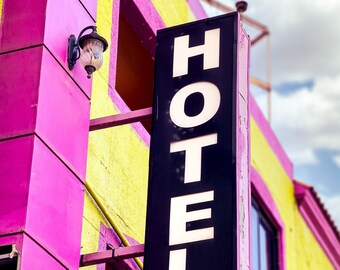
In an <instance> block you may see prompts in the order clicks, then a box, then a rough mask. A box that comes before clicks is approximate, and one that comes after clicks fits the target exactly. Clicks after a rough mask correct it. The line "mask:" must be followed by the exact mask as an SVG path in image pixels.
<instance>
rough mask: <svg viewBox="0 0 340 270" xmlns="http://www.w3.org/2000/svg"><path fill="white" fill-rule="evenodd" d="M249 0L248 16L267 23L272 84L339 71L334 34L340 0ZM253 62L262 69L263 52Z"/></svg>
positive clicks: (339, 21) (338, 38) (339, 37)
mask: <svg viewBox="0 0 340 270" xmlns="http://www.w3.org/2000/svg"><path fill="white" fill-rule="evenodd" d="M248 3H249V8H248V11H247V15H249V16H251V17H253V18H254V19H257V20H258V21H260V22H262V23H264V24H265V25H267V26H268V28H269V30H270V33H271V56H272V74H273V82H274V83H280V82H283V81H305V80H308V79H310V78H314V77H316V76H325V75H330V76H334V75H336V74H337V72H338V71H339V70H340V53H339V45H338V44H340V35H338V34H337V33H338V31H339V30H338V28H339V25H340V16H339V14H338V13H339V10H340V1H337V0H329V1H323V0H314V1H309V0H284V1H272V0H258V1H256V3H255V2H251V1H248ZM256 46H258V45H255V46H254V48H255V47H256ZM252 61H253V63H252V65H253V66H255V67H256V69H257V68H264V65H263V64H261V63H263V61H264V55H263V54H262V55H261V54H256V55H254V57H252ZM263 74H264V73H263Z"/></svg>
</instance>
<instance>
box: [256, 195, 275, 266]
mask: <svg viewBox="0 0 340 270" xmlns="http://www.w3.org/2000/svg"><path fill="white" fill-rule="evenodd" d="M253 211H256V213H257V216H256V218H257V222H256V224H257V228H256V229H257V233H256V236H257V252H256V253H257V258H258V259H257V260H256V262H257V263H258V265H257V267H252V269H254V270H255V269H258V270H262V269H268V270H279V269H280V265H279V230H278V228H276V226H275V225H274V222H272V221H271V220H270V218H269V216H270V215H268V214H267V213H266V212H265V211H264V209H263V207H261V204H260V203H259V202H258V200H256V198H254V196H252V199H251V213H252V212H253ZM251 215H252V214H251ZM253 218H254V217H253V216H251V224H253ZM261 228H262V229H263V230H264V231H265V241H266V243H265V248H266V251H265V252H266V253H265V254H263V253H261V252H263V249H262V247H261V244H262V243H261V235H260V230H261ZM253 229H254V228H251V241H252V242H253V241H254V238H253ZM251 247H253V243H252V245H251ZM251 254H252V266H253V263H254V261H255V260H254V259H255V258H254V254H255V252H254V250H252V251H251ZM263 255H264V256H265V258H266V260H267V262H266V265H263V262H262V261H261V258H262V259H263Z"/></svg>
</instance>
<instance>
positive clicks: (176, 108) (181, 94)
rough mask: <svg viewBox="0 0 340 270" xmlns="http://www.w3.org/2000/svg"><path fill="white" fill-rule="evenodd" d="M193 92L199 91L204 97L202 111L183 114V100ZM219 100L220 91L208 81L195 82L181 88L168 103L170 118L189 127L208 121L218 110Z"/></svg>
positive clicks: (177, 123) (180, 124)
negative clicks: (190, 114) (193, 114)
mask: <svg viewBox="0 0 340 270" xmlns="http://www.w3.org/2000/svg"><path fill="white" fill-rule="evenodd" d="M193 93H201V94H202V95H203V98H204V105H203V109H202V111H201V112H200V113H199V114H197V115H195V116H188V115H186V114H185V111H184V106H185V100H186V99H187V97H188V96H190V95H191V94H193ZM220 102H221V95H220V91H219V89H218V88H217V86H216V85H215V84H213V83H210V82H196V83H192V84H189V85H187V86H184V87H183V88H181V89H180V90H179V91H178V92H177V93H176V94H175V95H174V97H173V98H172V100H171V103H170V118H171V120H172V122H174V123H175V124H176V125H177V126H179V127H183V128H191V127H196V126H199V125H202V124H204V123H205V122H207V121H209V120H210V119H211V118H212V117H213V116H214V115H215V114H216V112H217V111H218V108H219V107H220Z"/></svg>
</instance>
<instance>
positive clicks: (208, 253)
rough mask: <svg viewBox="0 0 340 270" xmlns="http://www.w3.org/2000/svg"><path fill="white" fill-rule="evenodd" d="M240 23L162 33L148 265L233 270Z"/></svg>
mask: <svg viewBox="0 0 340 270" xmlns="http://www.w3.org/2000/svg"><path fill="white" fill-rule="evenodd" d="M237 26H238V14H237V13H230V14H227V15H223V16H219V17H216V18H212V19H206V20H203V21H198V22H194V23H189V24H185V25H181V26H177V27H172V28H168V29H164V30H161V31H158V33H157V49H156V66H155V69H156V70H155V93H154V104H153V128H152V136H151V148H150V174H149V190H148V205H147V207H148V208H147V222H146V238H145V259H144V260H145V261H144V269H146V270H185V269H186V270H200V269H214V270H215V269H222V270H229V269H236V261H237V247H236V245H237V244H236V243H237V239H236V231H237V230H236V164H235V153H236V149H235V147H236V146H235V140H236V135H235V134H236V131H235V119H236V116H235V115H236V112H235V111H236V104H235V102H236V101H235V99H236V97H235V95H236V94H235V87H236V64H237V63H236V59H237V57H236V56H237V46H236V45H237V31H238V27H237Z"/></svg>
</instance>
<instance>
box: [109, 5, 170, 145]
mask: <svg viewBox="0 0 340 270" xmlns="http://www.w3.org/2000/svg"><path fill="white" fill-rule="evenodd" d="M120 11H122V12H124V14H128V15H131V16H127V18H129V19H131V21H129V23H131V24H133V25H134V26H135V27H136V29H135V30H136V32H137V35H138V36H139V38H140V39H141V40H143V44H144V45H145V46H146V48H147V50H148V51H149V53H150V54H151V56H152V57H153V56H154V54H155V44H156V42H155V38H156V32H157V30H158V29H160V28H163V27H165V24H164V22H163V21H162V19H161V17H160V16H159V14H158V13H157V11H156V9H155V7H154V6H153V5H152V3H151V2H149V1H141V0H133V2H132V1H120V0H117V1H116V2H115V3H114V5H113V12H112V31H111V48H110V61H111V62H110V73H109V74H111V76H110V78H109V96H110V97H111V99H112V101H113V103H114V104H115V105H116V106H117V108H118V109H119V110H120V111H121V112H122V113H126V112H130V111H131V110H130V108H129V107H128V106H127V105H126V103H125V102H124V100H123V99H122V98H121V97H120V95H119V93H118V92H117V91H116V90H115V85H116V76H115V75H116V71H117V53H118V29H119V14H120ZM141 22H144V23H141ZM141 27H143V29H142V28H141ZM131 126H132V127H133V128H134V129H135V131H136V132H137V134H138V135H139V136H140V138H141V139H142V140H143V141H144V143H145V144H146V145H147V146H148V147H149V146H150V134H149V133H148V132H147V131H146V129H145V128H144V126H143V125H142V124H141V123H140V122H136V123H133V124H131Z"/></svg>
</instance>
